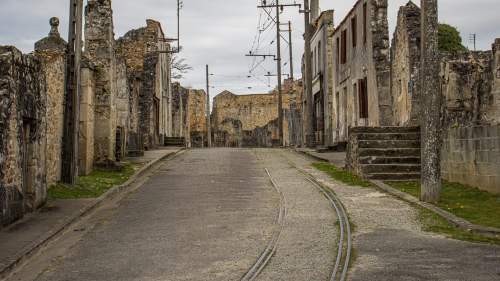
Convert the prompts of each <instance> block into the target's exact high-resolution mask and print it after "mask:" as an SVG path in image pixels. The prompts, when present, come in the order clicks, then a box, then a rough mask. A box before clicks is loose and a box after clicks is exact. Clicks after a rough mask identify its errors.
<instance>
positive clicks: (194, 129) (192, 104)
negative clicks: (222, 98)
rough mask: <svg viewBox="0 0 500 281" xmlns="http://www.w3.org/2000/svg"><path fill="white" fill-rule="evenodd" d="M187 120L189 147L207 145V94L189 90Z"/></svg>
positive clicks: (201, 91)
mask: <svg viewBox="0 0 500 281" xmlns="http://www.w3.org/2000/svg"><path fill="white" fill-rule="evenodd" d="M187 108H188V113H187V114H188V120H189V136H190V146H191V147H204V146H206V145H207V144H206V143H207V114H206V112H207V94H206V93H205V91H203V90H189V97H188V105H187Z"/></svg>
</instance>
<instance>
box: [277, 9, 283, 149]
mask: <svg viewBox="0 0 500 281" xmlns="http://www.w3.org/2000/svg"><path fill="white" fill-rule="evenodd" d="M279 2H280V1H279V0H276V63H277V66H278V122H279V124H278V128H279V129H278V130H279V139H280V145H281V146H285V143H284V137H283V135H284V134H283V89H281V33H280V32H281V31H280V28H281V27H280V6H279Z"/></svg>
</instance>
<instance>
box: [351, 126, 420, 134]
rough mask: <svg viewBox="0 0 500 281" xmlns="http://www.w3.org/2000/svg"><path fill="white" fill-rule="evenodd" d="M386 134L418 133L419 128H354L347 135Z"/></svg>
mask: <svg viewBox="0 0 500 281" xmlns="http://www.w3.org/2000/svg"><path fill="white" fill-rule="evenodd" d="M366 133H369V134H373V133H375V134H387V133H397V134H402V133H420V128H419V127H354V128H351V129H350V130H349V134H350V135H352V134H366Z"/></svg>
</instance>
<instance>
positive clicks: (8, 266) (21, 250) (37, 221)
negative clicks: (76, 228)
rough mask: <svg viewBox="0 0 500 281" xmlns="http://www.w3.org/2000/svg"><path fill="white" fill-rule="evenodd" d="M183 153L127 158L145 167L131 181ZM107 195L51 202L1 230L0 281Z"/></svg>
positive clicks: (171, 150)
mask: <svg viewBox="0 0 500 281" xmlns="http://www.w3.org/2000/svg"><path fill="white" fill-rule="evenodd" d="M180 150H182V148H160V149H158V150H153V151H146V153H145V155H144V156H143V157H134V158H127V159H126V160H127V161H129V162H132V163H138V164H144V166H143V167H144V168H143V169H140V170H139V171H138V172H137V173H136V174H135V175H134V176H132V177H131V179H130V181H133V180H134V178H135V177H136V176H137V175H138V174H141V173H144V172H145V171H146V170H148V168H149V167H151V165H153V164H155V163H157V162H159V161H161V160H162V159H165V158H166V157H168V156H169V155H172V154H175V153H177V152H179V151H180ZM125 185H126V184H125ZM107 194H108V193H105V194H104V195H103V196H101V197H100V198H93V199H71V200H50V201H49V202H47V204H46V205H45V207H43V208H42V209H40V210H38V211H37V212H35V213H32V214H29V215H27V216H25V218H24V219H22V220H20V221H18V222H16V223H14V224H13V225H11V226H9V227H7V228H5V229H3V230H1V231H0V249H1V250H0V279H1V278H2V277H3V275H4V274H5V273H8V272H9V271H10V270H12V269H13V268H14V267H15V266H16V265H17V264H19V263H20V262H22V260H23V259H24V258H25V257H27V256H30V255H31V254H33V253H34V252H36V250H37V249H39V248H40V247H41V246H43V245H44V244H46V243H47V242H48V241H49V240H51V238H53V237H54V236H55V235H57V234H58V233H60V232H61V231H62V230H64V229H65V228H66V227H68V226H69V225H70V224H71V223H73V222H74V221H75V220H77V219H78V218H79V217H81V216H83V215H84V214H86V213H87V212H88V211H90V210H91V209H92V208H93V207H95V206H96V205H97V204H98V203H99V202H100V201H102V200H104V199H105V197H106V195H107Z"/></svg>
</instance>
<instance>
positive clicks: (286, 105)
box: [211, 80, 302, 147]
mask: <svg viewBox="0 0 500 281" xmlns="http://www.w3.org/2000/svg"><path fill="white" fill-rule="evenodd" d="M301 90H302V84H301V83H300V82H299V81H291V80H286V81H285V83H284V85H283V110H284V120H283V132H284V140H285V145H286V146H289V145H290V144H291V142H292V141H293V140H294V139H295V140H297V139H299V138H302V133H301V132H302V124H301V123H300V122H298V121H297V120H296V119H295V117H297V116H298V115H299V113H298V112H301V110H302V108H301V107H300V106H299V107H298V106H297V104H298V103H300V101H301V99H302V95H301V94H299V92H300V91H301ZM211 119H212V127H213V132H214V143H215V145H216V146H219V147H258V146H265V147H271V146H280V145H281V144H280V143H279V132H278V126H277V125H278V124H279V123H278V121H277V119H278V91H277V90H274V91H272V92H271V93H269V94H254V95H235V94H233V93H231V92H229V91H224V92H222V93H220V94H219V95H217V96H216V97H215V98H214V105H213V112H212V116H211ZM291 128H292V129H294V128H296V129H298V131H299V132H297V131H293V130H292V131H291V130H290V129H291ZM264 131H266V132H267V133H265V134H264V133H263V132H264Z"/></svg>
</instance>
